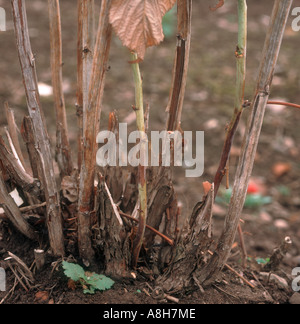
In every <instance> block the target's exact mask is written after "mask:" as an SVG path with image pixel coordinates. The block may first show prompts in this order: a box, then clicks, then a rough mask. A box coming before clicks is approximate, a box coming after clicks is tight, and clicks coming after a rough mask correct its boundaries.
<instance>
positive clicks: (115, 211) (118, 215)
mask: <svg viewBox="0 0 300 324" xmlns="http://www.w3.org/2000/svg"><path fill="white" fill-rule="evenodd" d="M104 187H105V190H106V192H107V195H108V198H109V200H110V203H111V205H112V208H113V210H114V213H115V215H116V217H117V219H118V221H119V223H120V225H121V226H123V225H124V224H123V221H122V218H121V216H120V213H119V210H118V207H117V206H116V204H115V203H114V200H113V198H112V196H111V193H110V191H109V189H108V186H107V184H106V182H105V181H104Z"/></svg>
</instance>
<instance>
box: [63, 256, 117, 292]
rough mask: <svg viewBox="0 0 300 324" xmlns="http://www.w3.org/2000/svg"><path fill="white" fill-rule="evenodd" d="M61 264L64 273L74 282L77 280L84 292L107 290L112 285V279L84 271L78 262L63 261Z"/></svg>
mask: <svg viewBox="0 0 300 324" xmlns="http://www.w3.org/2000/svg"><path fill="white" fill-rule="evenodd" d="M62 266H63V269H64V274H65V275H66V276H67V277H68V278H70V279H71V280H73V281H74V282H79V283H80V284H81V286H82V288H83V292H84V293H85V294H94V293H95V291H96V290H100V291H103V290H108V289H111V288H112V286H113V285H114V281H113V280H111V279H110V278H108V277H106V276H104V275H99V274H97V273H91V272H87V271H84V269H83V268H82V267H81V266H80V265H78V264H74V263H69V262H66V261H63V263H62Z"/></svg>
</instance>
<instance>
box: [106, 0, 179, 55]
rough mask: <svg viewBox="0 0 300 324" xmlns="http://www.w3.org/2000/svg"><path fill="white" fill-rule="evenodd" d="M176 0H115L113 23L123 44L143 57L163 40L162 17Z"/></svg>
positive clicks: (111, 21) (112, 4)
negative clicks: (149, 48)
mask: <svg viewBox="0 0 300 324" xmlns="http://www.w3.org/2000/svg"><path fill="white" fill-rule="evenodd" d="M175 2H176V0H112V3H111V9H110V17H109V20H110V23H111V24H112V26H113V28H114V30H115V32H116V34H117V35H118V37H119V38H120V39H121V41H122V43H123V45H124V46H126V47H128V48H129V49H130V50H131V51H134V52H136V53H137V55H138V58H139V59H140V60H143V59H144V57H145V53H146V49H147V47H150V46H154V45H158V44H159V43H160V42H162V41H163V39H164V33H163V28H162V18H163V16H164V15H165V14H166V13H167V12H168V11H169V10H170V9H172V7H173V6H174V4H175Z"/></svg>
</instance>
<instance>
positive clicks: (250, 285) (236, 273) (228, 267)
mask: <svg viewBox="0 0 300 324" xmlns="http://www.w3.org/2000/svg"><path fill="white" fill-rule="evenodd" d="M208 253H209V254H210V255H211V256H213V255H214V254H213V253H212V252H211V251H208ZM225 268H227V269H228V270H229V271H231V272H232V273H234V274H235V275H236V276H237V277H239V278H240V279H242V280H243V281H244V282H245V283H246V284H247V285H248V286H249V287H251V288H253V289H255V286H254V285H252V283H251V282H249V281H248V280H247V279H245V278H244V277H243V276H242V275H240V274H239V273H238V272H237V271H235V270H234V269H233V268H232V267H231V266H230V265H228V264H227V263H226V264H225Z"/></svg>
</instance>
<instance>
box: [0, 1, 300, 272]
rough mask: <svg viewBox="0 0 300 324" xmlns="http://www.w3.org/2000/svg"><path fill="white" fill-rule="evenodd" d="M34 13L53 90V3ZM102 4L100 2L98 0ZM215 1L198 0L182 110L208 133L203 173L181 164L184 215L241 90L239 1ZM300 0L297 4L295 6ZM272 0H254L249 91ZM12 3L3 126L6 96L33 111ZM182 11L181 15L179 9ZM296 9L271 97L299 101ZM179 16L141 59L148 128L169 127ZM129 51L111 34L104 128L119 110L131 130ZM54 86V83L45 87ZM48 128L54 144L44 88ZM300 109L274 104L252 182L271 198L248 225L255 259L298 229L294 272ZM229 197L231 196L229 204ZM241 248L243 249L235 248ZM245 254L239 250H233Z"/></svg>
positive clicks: (288, 264)
mask: <svg viewBox="0 0 300 324" xmlns="http://www.w3.org/2000/svg"><path fill="white" fill-rule="evenodd" d="M26 3H27V8H28V21H29V28H30V36H31V41H32V48H33V52H34V54H35V55H36V64H37V72H38V79H39V82H40V83H41V84H42V85H44V90H46V91H50V92H51V73H50V65H49V34H48V33H49V31H48V16H47V14H48V13H47V1H45V0H44V1H41V0H27V1H26ZM96 3H97V7H98V5H99V3H100V1H98V0H97V1H96ZM213 3H214V2H213V1H210V0H203V1H199V0H198V1H194V5H193V6H194V8H193V34H192V49H191V61H190V69H189V77H188V82H187V90H186V99H185V102H184V111H183V118H182V129H183V130H189V131H199V130H202V131H205V173H204V175H203V177H201V178H194V179H188V178H185V176H184V170H176V171H175V178H174V182H175V186H176V189H177V193H178V198H179V200H180V201H181V203H182V205H183V212H182V214H183V217H184V218H186V217H188V216H189V215H190V213H191V210H192V208H193V206H194V205H195V203H196V202H198V201H199V200H201V197H202V195H203V189H202V182H203V181H212V179H213V176H214V174H215V172H216V169H217V166H218V163H219V159H220V154H221V149H222V145H223V141H224V138H225V127H226V124H227V123H228V122H229V121H230V118H231V115H232V111H233V102H234V91H235V56H234V52H235V48H236V39H237V16H236V1H234V0H227V1H226V5H225V6H224V7H223V8H221V9H220V10H218V11H217V12H215V13H212V12H210V11H209V6H210V5H212V4H213ZM297 3H298V5H300V1H299V0H297V1H295V2H294V6H297ZM272 5H273V1H260V0H251V1H249V4H248V6H249V43H248V62H247V69H248V72H247V87H246V99H249V100H251V99H252V96H253V89H254V85H255V79H256V74H257V70H258V67H259V62H260V58H261V51H262V48H263V43H264V39H265V33H266V29H267V26H268V22H269V15H270V13H271V10H272ZM0 6H1V7H3V8H5V9H6V13H7V31H6V32H2V33H0V58H1V59H0V107H2V108H0V109H2V112H3V113H2V114H1V115H0V126H1V127H2V126H5V118H4V102H5V101H8V102H9V104H10V106H11V107H13V109H14V110H15V112H16V118H17V121H18V125H20V123H21V121H22V118H23V117H24V116H25V115H26V98H25V95H24V88H23V84H22V77H21V73H20V68H19V61H18V57H17V52H16V47H15V38H14V32H13V23H12V18H11V8H10V2H9V1H7V0H0ZM76 7H77V6H76V4H75V1H74V0H63V1H61V12H62V30H63V34H62V36H63V58H64V68H63V73H64V89H65V96H66V104H67V114H68V122H69V131H70V138H71V144H72V147H73V152H74V155H73V156H74V159H75V157H76V136H77V129H76V123H77V121H76V109H75V103H76V55H77V54H76V42H77V39H76V38H77V26H76V17H77V8H76ZM174 17H175V16H174ZM291 23H292V17H290V20H289V23H288V28H287V30H286V33H285V38H284V41H283V46H282V50H281V54H280V57H279V62H278V67H277V69H276V73H275V77H274V82H273V87H272V93H271V98H272V100H275V99H276V100H277V99H278V100H282V101H289V102H294V103H298V104H300V91H299V89H300V59H299V55H298V53H299V46H300V45H299V44H300V43H299V39H300V32H299V33H297V32H294V31H293V30H292V28H291ZM175 24H176V20H175V19H172V16H171V17H170V21H169V22H168V23H167V25H168V26H167V27H168V28H169V30H168V34H169V35H168V37H167V38H166V40H165V41H164V43H163V44H162V45H161V46H159V47H157V48H150V49H149V50H148V52H147V55H146V58H145V61H144V62H143V63H142V64H141V69H142V73H143V79H144V92H145V101H146V102H147V103H149V105H150V107H151V112H150V122H149V124H150V130H162V129H163V128H164V126H165V120H166V113H165V108H166V105H167V102H168V96H169V90H170V82H171V77H172V75H171V74H172V66H173V58H174V53H175V42H176V29H172V26H175ZM128 60H129V54H128V51H127V49H125V48H123V47H122V45H121V43H120V41H119V40H118V39H117V38H116V37H115V36H114V38H113V42H112V50H111V59H110V70H109V72H108V74H107V81H106V88H105V96H104V104H103V110H102V121H101V127H102V128H106V125H107V117H108V114H109V113H110V112H112V111H116V112H117V114H118V116H119V119H120V121H130V123H131V127H132V129H134V119H133V118H132V114H131V113H132V111H131V105H132V104H133V103H134V89H133V83H132V75H131V68H130V65H129V64H128ZM47 86H48V87H47ZM41 100H42V106H43V109H44V111H45V115H46V120H47V125H48V131H49V133H50V135H51V138H52V139H53V144H54V143H55V142H54V141H55V114H54V109H53V98H52V96H51V95H50V96H42V97H41ZM248 116H249V111H247V110H245V113H244V115H243V119H242V121H241V124H240V127H239V130H238V132H237V136H236V138H235V143H234V148H233V153H232V158H231V181H232V180H233V178H234V171H235V167H236V164H237V162H238V156H239V152H240V146H241V142H242V138H243V133H244V130H245V127H246V121H247V118H248ZM299 123H300V111H298V110H296V109H293V108H287V107H278V106H274V107H273V106H269V107H268V110H267V113H266V118H265V123H264V127H263V131H262V135H261V141H260V145H259V148H258V154H257V158H256V164H255V168H254V172H253V179H252V183H253V184H254V187H255V190H254V192H255V193H257V194H260V195H261V196H262V197H264V198H265V197H270V198H268V199H269V203H268V204H264V201H265V200H262V201H258V203H254V204H251V203H250V204H249V205H248V208H246V209H245V212H244V215H243V219H244V220H245V225H243V227H244V230H245V232H246V236H245V240H246V246H247V249H248V253H249V256H250V257H251V259H252V260H253V259H256V258H260V259H263V260H264V259H267V258H268V257H269V256H270V253H272V249H273V248H274V247H276V246H278V245H279V244H280V242H281V241H282V239H283V238H284V237H285V236H287V235H289V236H291V238H292V240H293V242H294V245H293V248H292V250H291V252H290V254H289V255H288V257H287V258H286V260H285V264H284V267H285V271H286V273H288V274H291V271H292V269H293V268H294V267H296V266H297V265H299V264H300V181H299V175H300V161H299V158H300V144H299V143H300V132H299ZM220 196H221V197H220V199H221V200H223V202H222V203H221V200H219V201H220V203H219V205H217V207H216V211H215V231H216V238H217V234H218V233H219V232H220V229H222V226H223V220H224V216H225V215H226V198H224V197H222V194H221V195H220ZM224 202H225V203H224ZM236 250H237V252H238V248H237V249H236ZM235 260H236V261H237V262H239V255H238V254H237V257H236V258H235Z"/></svg>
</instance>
